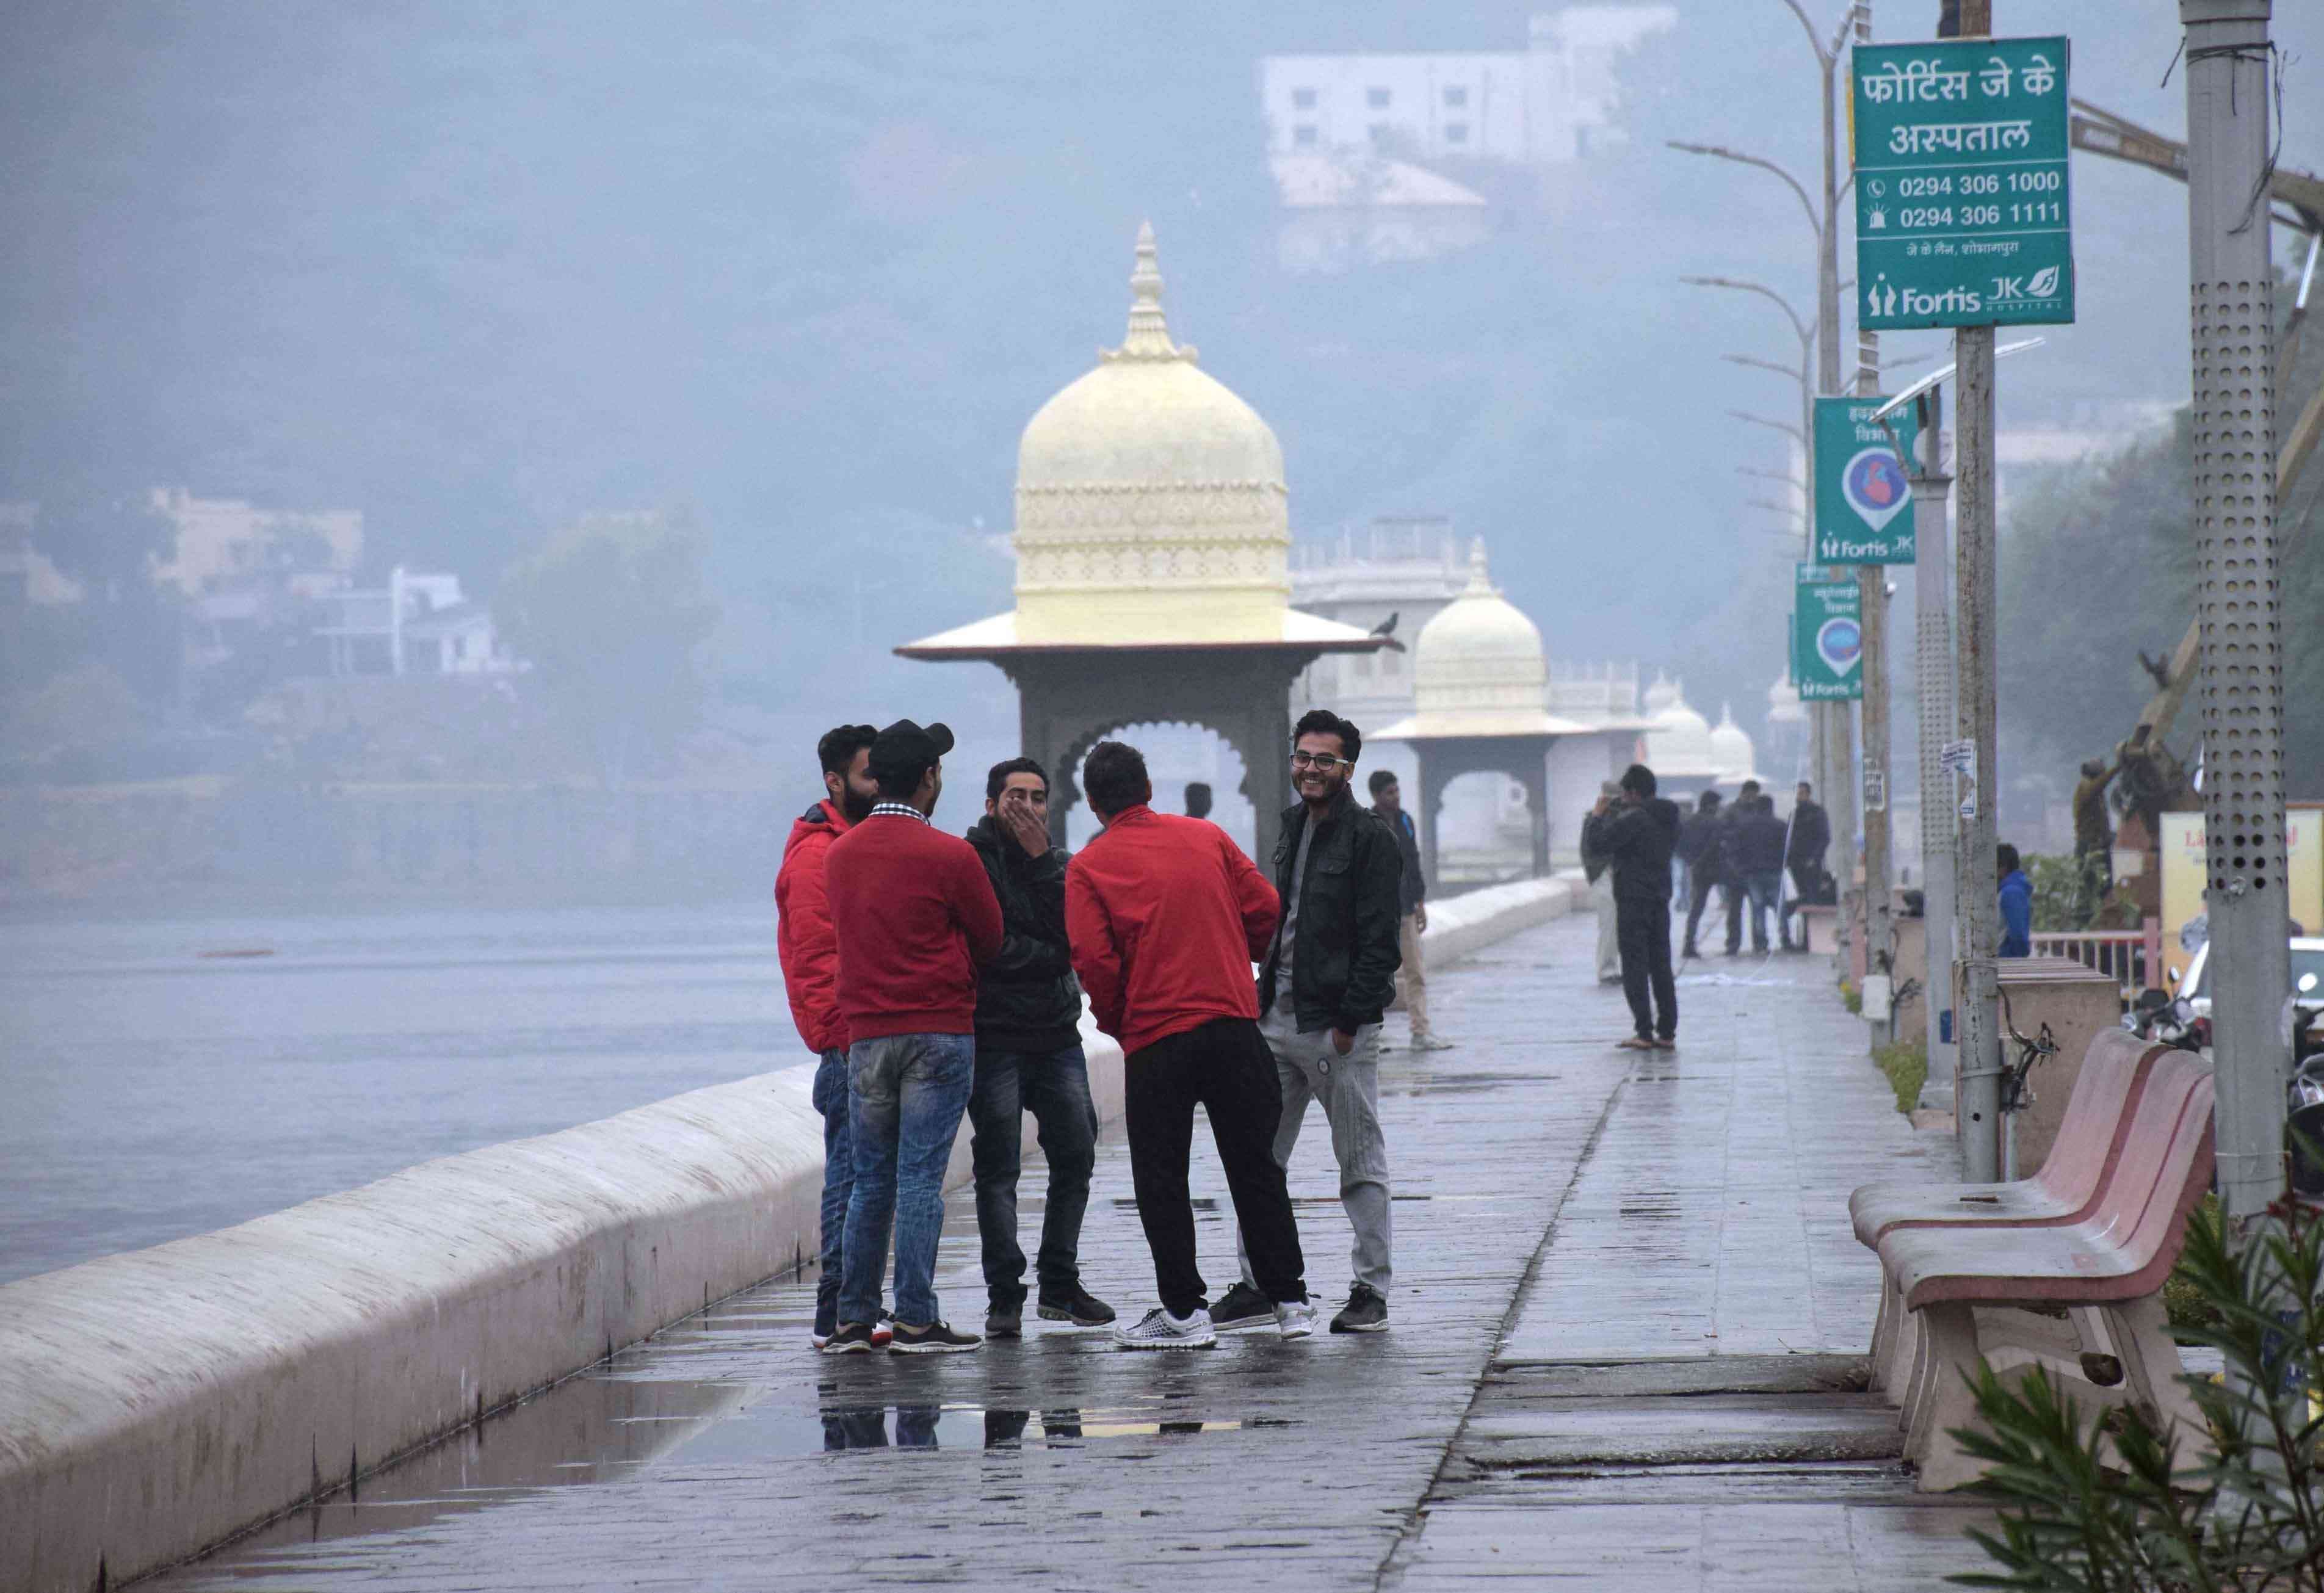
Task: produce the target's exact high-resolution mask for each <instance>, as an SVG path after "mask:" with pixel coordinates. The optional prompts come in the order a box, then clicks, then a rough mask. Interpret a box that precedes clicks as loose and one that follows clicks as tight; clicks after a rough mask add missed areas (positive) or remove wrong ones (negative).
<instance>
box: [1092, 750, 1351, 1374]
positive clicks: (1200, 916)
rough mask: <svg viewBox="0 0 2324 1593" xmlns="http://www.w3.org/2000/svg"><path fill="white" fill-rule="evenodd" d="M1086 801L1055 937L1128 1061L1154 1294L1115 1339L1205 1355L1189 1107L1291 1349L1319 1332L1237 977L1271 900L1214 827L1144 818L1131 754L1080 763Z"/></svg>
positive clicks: (1208, 1340)
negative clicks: (1091, 833)
mask: <svg viewBox="0 0 2324 1593" xmlns="http://www.w3.org/2000/svg"><path fill="white" fill-rule="evenodd" d="M1082 790H1083V792H1084V794H1085V795H1086V796H1088V797H1089V804H1090V808H1091V810H1092V811H1093V812H1094V813H1095V814H1096V815H1097V816H1098V821H1099V822H1100V823H1101V824H1103V825H1104V826H1105V830H1104V832H1103V833H1102V834H1100V835H1099V836H1098V837H1097V839H1096V840H1094V841H1093V842H1091V843H1089V845H1088V846H1086V847H1084V849H1083V850H1082V852H1080V854H1079V855H1078V856H1076V857H1075V858H1074V861H1073V862H1072V864H1071V865H1070V866H1069V867H1068V868H1067V869H1066V870H1065V932H1066V935H1067V938H1068V939H1069V940H1070V941H1071V943H1072V945H1073V957H1074V972H1076V973H1078V974H1079V975H1081V981H1082V987H1083V989H1084V990H1087V991H1088V992H1089V998H1090V1008H1091V1010H1092V1011H1093V1013H1094V1014H1095V1015H1096V1017H1097V1027H1099V1028H1101V1029H1102V1030H1104V1031H1105V1032H1106V1033H1107V1034H1109V1035H1111V1036H1114V1037H1115V1038H1116V1039H1118V1040H1120V1042H1121V1048H1122V1050H1123V1051H1124V1052H1125V1053H1127V1054H1128V1058H1129V1060H1128V1064H1127V1066H1126V1068H1125V1070H1124V1085H1123V1095H1124V1098H1125V1100H1124V1104H1125V1106H1126V1108H1127V1116H1128V1119H1129V1129H1130V1182H1131V1183H1132V1185H1133V1186H1134V1187H1135V1189H1136V1190H1137V1192H1138V1220H1139V1222H1140V1223H1141V1224H1143V1225H1144V1227H1145V1229H1146V1243H1147V1246H1148V1248H1150V1249H1151V1250H1152V1251H1153V1252H1154V1278H1155V1282H1156V1284H1157V1285H1158V1287H1159V1289H1160V1292H1161V1295H1162V1303H1161V1304H1160V1305H1159V1306H1158V1307H1157V1308H1156V1309H1155V1310H1153V1311H1149V1312H1147V1313H1146V1315H1145V1317H1144V1318H1143V1319H1142V1320H1140V1321H1139V1322H1137V1323H1136V1324H1135V1325H1134V1326H1131V1327H1127V1328H1123V1329H1121V1330H1120V1331H1118V1332H1117V1333H1116V1334H1115V1337H1116V1338H1117V1339H1118V1340H1120V1342H1121V1343H1122V1344H1123V1345H1124V1346H1126V1347H1127V1348H1130V1349H1200V1348H1203V1347H1204V1346H1208V1345H1212V1344H1215V1343H1217V1342H1218V1339H1217V1336H1216V1334H1215V1333H1214V1332H1213V1330H1212V1327H1211V1316H1210V1312H1209V1309H1208V1301H1207V1299H1206V1297H1205V1294H1204V1285H1203V1275H1202V1272H1201V1269H1200V1268H1199V1267H1198V1266H1196V1265H1195V1260H1194V1208H1193V1206H1192V1204H1191V1203H1190V1202H1189V1200H1188V1198H1187V1192H1186V1162H1187V1156H1188V1155H1189V1153H1190V1152H1191V1151H1192V1150H1193V1148H1194V1108H1195V1106H1196V1105H1197V1104H1198V1103H1199V1104H1200V1105H1201V1106H1202V1107H1203V1110H1205V1111H1206V1112H1208V1114H1209V1116H1210V1119H1211V1137H1212V1138H1213V1140H1215V1141H1216V1142H1217V1145H1218V1147H1219V1160H1220V1161H1221V1162H1222V1164H1224V1165H1225V1168H1226V1175H1227V1189H1228V1191H1229V1192H1230V1193H1231V1194H1232V1195H1233V1197H1234V1208H1235V1216H1236V1218H1237V1220H1239V1221H1240V1223H1241V1225H1242V1231H1243V1236H1244V1239H1245V1242H1246V1244H1247V1245H1248V1247H1249V1249H1250V1266H1251V1270H1252V1273H1253V1274H1254V1275H1255V1277H1256V1281H1257V1283H1258V1285H1259V1288H1260V1289H1261V1290H1262V1291H1263V1292H1264V1293H1265V1294H1266V1295H1267V1297H1268V1299H1269V1300H1271V1301H1272V1302H1274V1303H1275V1313H1276V1321H1277V1326H1278V1327H1279V1329H1280V1330H1281V1331H1282V1334H1283V1336H1284V1337H1285V1338H1286V1339H1298V1338H1304V1337H1305V1336H1306V1335H1307V1334H1309V1333H1312V1332H1314V1331H1315V1308H1314V1306H1313V1305H1311V1304H1309V1303H1307V1285H1306V1281H1305V1278H1304V1276H1303V1274H1304V1273H1305V1270H1306V1263H1305V1261H1304V1260H1303V1259H1302V1258H1301V1256H1300V1254H1299V1228H1298V1224H1297V1223H1296V1221H1295V1220H1293V1218H1292V1215H1291V1196H1290V1193H1289V1192H1288V1191H1287V1190H1286V1187H1285V1183H1284V1176H1283V1168H1282V1165H1280V1164H1279V1163H1277V1161H1276V1159H1275V1150H1274V1146H1275V1132H1276V1129H1277V1127H1278V1126H1279V1125H1280V1124H1281V1122H1282V1119H1283V1094H1282V1091H1281V1090H1280V1089H1278V1088H1277V1084H1276V1079H1275V1058H1274V1056H1273V1055H1272V1054H1270V1053H1269V1052H1268V1048H1267V1042H1266V1040H1264V1039H1263V1038H1261V1037H1260V1036H1259V996H1258V992H1257V990H1255V988H1254V987H1253V985H1252V983H1251V973H1250V965H1251V962H1252V960H1253V959H1254V958H1257V957H1259V956H1260V955H1261V954H1263V953H1265V952H1266V950H1267V948H1268V943H1269V941H1270V940H1271V939H1272V938H1273V936H1274V935H1275V921H1276V916H1277V913H1278V912H1279V910H1280V907H1279V904H1278V902H1277V898H1276V894H1275V888H1274V887H1273V886H1271V885H1269V884H1268V882H1267V880H1266V879H1265V878H1264V877H1263V876H1262V875H1261V874H1260V873H1259V870H1257V869H1255V868H1253V867H1252V866H1251V862H1250V859H1249V858H1247V857H1245V856H1244V855H1243V853H1242V849H1241V848H1240V847H1239V846H1237V845H1236V844H1235V843H1233V842H1232V841H1230V840H1229V839H1227V834H1226V832H1225V831H1223V830H1222V829H1220V828H1219V827H1218V826H1217V825H1215V824H1208V823H1205V822H1204V821H1203V820H1201V819H1190V818H1182V817H1179V816H1178V815H1175V814H1159V813H1156V812H1155V811H1154V809H1153V808H1152V806H1150V804H1151V803H1152V802H1153V800H1154V786H1153V782H1152V781H1151V780H1149V779H1148V778H1147V774H1146V760H1145V759H1144V758H1143V757H1141V756H1140V755H1139V751H1138V749H1136V748H1135V747H1130V746H1125V745H1124V744H1122V743H1121V742H1120V741H1101V742H1099V743H1098V744H1097V745H1096V746H1095V747H1093V748H1092V749H1091V750H1090V755H1089V760H1088V761H1087V762H1086V763H1085V764H1084V766H1083V769H1082Z"/></svg>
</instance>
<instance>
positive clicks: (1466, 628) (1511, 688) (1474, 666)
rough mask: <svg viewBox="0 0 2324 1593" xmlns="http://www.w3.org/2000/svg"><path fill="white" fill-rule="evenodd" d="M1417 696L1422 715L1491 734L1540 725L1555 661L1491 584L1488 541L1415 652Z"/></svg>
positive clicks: (1475, 551)
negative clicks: (1464, 583)
mask: <svg viewBox="0 0 2324 1593" xmlns="http://www.w3.org/2000/svg"><path fill="white" fill-rule="evenodd" d="M1412 653H1413V658H1412V677H1413V696H1414V699H1415V705H1416V707H1417V708H1418V710H1419V712H1420V714H1421V716H1422V717H1423V718H1425V719H1426V720H1429V721H1430V722H1432V723H1438V724H1443V725H1448V726H1451V727H1454V728H1462V727H1465V728H1473V729H1475V730H1477V731H1480V732H1492V731H1493V730H1496V729H1499V728H1520V726H1519V725H1518V723H1517V722H1518V720H1519V719H1522V720H1523V721H1524V723H1523V725H1522V727H1521V728H1525V729H1535V728H1538V727H1539V726H1540V725H1541V724H1542V723H1543V721H1544V719H1545V714H1546V713H1547V704H1548V700H1549V663H1548V658H1547V657H1546V655H1545V653H1544V652H1543V650H1542V645H1541V630H1540V628H1539V627H1538V626H1536V625H1535V623H1534V622H1532V621H1531V620H1528V619H1527V618H1526V616H1525V614H1524V613H1523V612H1521V611H1520V610H1519V609H1518V608H1517V606H1516V605H1515V604H1514V603H1510V602H1509V601H1508V599H1507V598H1505V597H1503V596H1502V595H1501V594H1500V593H1499V590H1498V589H1497V588H1496V587H1495V586H1494V585H1493V583H1492V578H1491V576H1489V574H1488V573H1487V571H1486V568H1485V544H1484V541H1483V539H1481V538H1480V539H1478V540H1477V541H1476V542H1475V543H1474V544H1472V545H1471V548H1470V550H1469V585H1468V586H1467V588H1466V589H1465V590H1463V591H1462V594H1461V595H1460V596H1458V597H1456V598H1454V599H1453V600H1452V602H1451V603H1447V604H1445V605H1444V606H1443V608H1441V609H1439V610H1438V611H1437V612H1436V613H1435V615H1434V617H1433V618H1432V619H1430V621H1429V622H1428V623H1427V624H1425V625H1424V626H1422V627H1421V628H1420V635H1419V637H1418V639H1417V640H1415V641H1414V643H1413V647H1412Z"/></svg>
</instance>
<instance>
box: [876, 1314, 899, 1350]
mask: <svg viewBox="0 0 2324 1593" xmlns="http://www.w3.org/2000/svg"><path fill="white" fill-rule="evenodd" d="M895 1336H896V1313H895V1312H892V1311H882V1312H881V1313H880V1320H879V1321H876V1322H873V1323H872V1324H871V1342H872V1343H874V1344H885V1343H887V1342H888V1340H890V1339H892V1338H894V1337H895Z"/></svg>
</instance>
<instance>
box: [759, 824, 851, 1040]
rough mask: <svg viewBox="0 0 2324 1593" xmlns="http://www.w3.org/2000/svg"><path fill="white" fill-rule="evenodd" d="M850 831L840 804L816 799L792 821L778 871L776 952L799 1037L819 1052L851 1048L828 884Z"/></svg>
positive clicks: (776, 887) (784, 988) (776, 875)
mask: <svg viewBox="0 0 2324 1593" xmlns="http://www.w3.org/2000/svg"><path fill="white" fill-rule="evenodd" d="M846 831H847V815H845V814H843V813H841V812H840V811H839V805H838V804H837V803H835V802H818V803H816V805H815V806H813V807H810V808H808V809H807V812H805V813H804V814H801V815H799V816H798V818H797V819H794V820H793V821H792V822H791V838H790V839H789V840H788V841H787V842H785V843H783V866H782V867H781V869H779V870H777V871H776V874H775V911H776V912H777V914H778V915H779V917H778V918H777V920H776V924H775V953H776V955H778V956H779V957H780V958H781V959H782V964H783V991H784V993H785V994H786V995H788V996H789V998H790V1002H791V1021H792V1022H793V1023H795V1024H797V1025H798V1032H799V1038H800V1039H802V1040H805V1041H806V1042H807V1049H808V1050H810V1051H814V1052H816V1053H822V1052H825V1051H844V1050H846V1049H847V1020H846V1019H845V1018H844V1017H840V1015H839V936H838V935H837V934H836V933H835V931H834V930H833V929H832V926H831V894H830V892H829V891H828V890H826V889H825V886H824V865H825V862H826V861H828V860H829V858H830V856H831V843H833V842H835V841H836V840H838V839H839V837H840V836H841V835H843V834H844V833H846Z"/></svg>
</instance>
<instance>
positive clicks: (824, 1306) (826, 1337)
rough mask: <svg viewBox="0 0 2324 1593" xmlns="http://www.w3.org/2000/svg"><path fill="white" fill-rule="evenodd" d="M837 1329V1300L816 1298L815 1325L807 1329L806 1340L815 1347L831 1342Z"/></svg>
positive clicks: (818, 1347) (821, 1346) (819, 1347)
mask: <svg viewBox="0 0 2324 1593" xmlns="http://www.w3.org/2000/svg"><path fill="white" fill-rule="evenodd" d="M837 1331H839V1302H838V1301H836V1300H832V1301H822V1300H818V1301H816V1304H815V1326H814V1327H812V1328H810V1329H808V1330H807V1340H808V1342H810V1343H812V1344H813V1345H814V1346H815V1347H816V1349H822V1348H823V1347H824V1346H825V1345H826V1344H828V1343H830V1342H831V1336H832V1335H833V1334H834V1333H836V1332H837Z"/></svg>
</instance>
